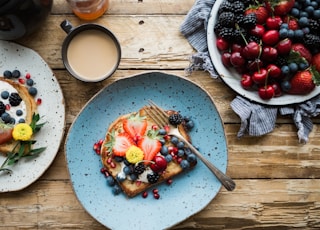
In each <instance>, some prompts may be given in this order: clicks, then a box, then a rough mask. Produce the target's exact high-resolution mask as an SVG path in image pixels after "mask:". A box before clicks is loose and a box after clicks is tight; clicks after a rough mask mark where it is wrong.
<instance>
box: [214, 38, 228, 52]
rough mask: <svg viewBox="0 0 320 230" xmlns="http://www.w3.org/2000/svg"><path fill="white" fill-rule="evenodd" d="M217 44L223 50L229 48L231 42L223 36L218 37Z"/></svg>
mask: <svg viewBox="0 0 320 230" xmlns="http://www.w3.org/2000/svg"><path fill="white" fill-rule="evenodd" d="M216 46H217V48H218V49H219V50H220V51H223V50H227V49H228V48H229V43H228V42H227V41H226V40H225V39H223V38H218V39H217V41H216Z"/></svg>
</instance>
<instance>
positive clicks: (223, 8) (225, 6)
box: [218, 0, 233, 15]
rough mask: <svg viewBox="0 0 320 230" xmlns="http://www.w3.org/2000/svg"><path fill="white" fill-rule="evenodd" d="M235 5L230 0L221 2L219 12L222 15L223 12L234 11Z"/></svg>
mask: <svg viewBox="0 0 320 230" xmlns="http://www.w3.org/2000/svg"><path fill="white" fill-rule="evenodd" d="M232 9H233V6H232V3H231V2H230V0H229V1H228V0H225V1H223V2H222V3H221V4H220V7H219V10H218V14H219V15H220V14H221V13H223V12H232Z"/></svg>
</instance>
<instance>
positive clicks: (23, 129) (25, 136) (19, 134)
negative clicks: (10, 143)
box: [12, 123, 33, 141]
mask: <svg viewBox="0 0 320 230" xmlns="http://www.w3.org/2000/svg"><path fill="white" fill-rule="evenodd" d="M32 134H33V132H32V128H31V127H30V125H28V124H26V123H19V124H17V125H15V126H14V128H13V131H12V137H13V139H15V140H16V141H28V140H30V139H31V137H32Z"/></svg>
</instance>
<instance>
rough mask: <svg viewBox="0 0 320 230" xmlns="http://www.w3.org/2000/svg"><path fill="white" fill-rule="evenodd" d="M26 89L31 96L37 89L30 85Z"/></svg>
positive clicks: (35, 93)
mask: <svg viewBox="0 0 320 230" xmlns="http://www.w3.org/2000/svg"><path fill="white" fill-rule="evenodd" d="M28 91H29V94H30V95H31V96H35V95H37V93H38V90H37V88H35V87H30V88H29V90H28Z"/></svg>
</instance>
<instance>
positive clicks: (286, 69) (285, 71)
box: [281, 65, 290, 75]
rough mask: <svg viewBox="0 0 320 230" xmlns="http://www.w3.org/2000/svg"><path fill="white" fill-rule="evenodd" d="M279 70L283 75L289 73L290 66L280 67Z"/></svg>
mask: <svg viewBox="0 0 320 230" xmlns="http://www.w3.org/2000/svg"><path fill="white" fill-rule="evenodd" d="M281 72H282V74H283V75H288V74H289V73H290V68H289V66H287V65H284V66H282V67H281Z"/></svg>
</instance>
